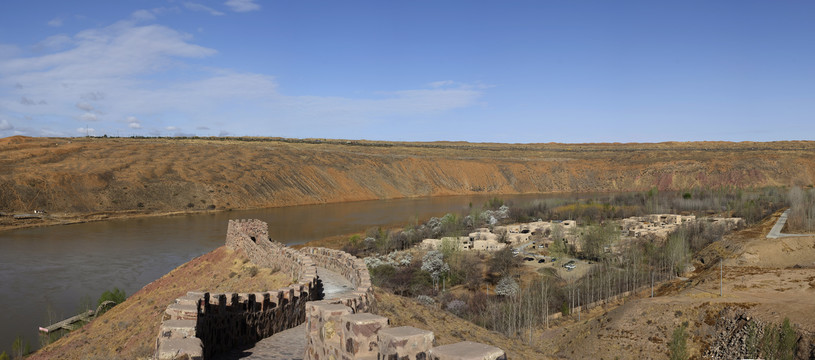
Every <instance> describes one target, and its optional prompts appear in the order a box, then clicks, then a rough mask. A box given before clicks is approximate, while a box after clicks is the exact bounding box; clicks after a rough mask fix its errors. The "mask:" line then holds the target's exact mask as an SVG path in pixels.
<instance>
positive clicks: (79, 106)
mask: <svg viewBox="0 0 815 360" xmlns="http://www.w3.org/2000/svg"><path fill="white" fill-rule="evenodd" d="M76 108H77V109H79V110H84V111H93V105H91V104H88V103H86V102H80V103H76Z"/></svg>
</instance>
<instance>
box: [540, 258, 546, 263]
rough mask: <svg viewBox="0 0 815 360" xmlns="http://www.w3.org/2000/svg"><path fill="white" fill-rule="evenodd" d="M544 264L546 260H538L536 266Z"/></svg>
mask: <svg viewBox="0 0 815 360" xmlns="http://www.w3.org/2000/svg"><path fill="white" fill-rule="evenodd" d="M545 262H546V259H540V260H538V264H540V263H545Z"/></svg>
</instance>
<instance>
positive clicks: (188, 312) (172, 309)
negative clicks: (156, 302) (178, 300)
mask: <svg viewBox="0 0 815 360" xmlns="http://www.w3.org/2000/svg"><path fill="white" fill-rule="evenodd" d="M164 312H165V313H166V314H167V315H169V316H170V320H195V319H197V318H198V306H195V305H181V304H172V305H170V306H168V307H167V309H166V310H164Z"/></svg>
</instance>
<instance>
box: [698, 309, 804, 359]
mask: <svg viewBox="0 0 815 360" xmlns="http://www.w3.org/2000/svg"><path fill="white" fill-rule="evenodd" d="M768 325H770V327H777V326H779V325H780V324H768V323H766V322H763V321H761V320H758V319H756V318H754V317H751V316H750V315H749V313H748V312H747V310H745V309H741V308H733V307H726V308H724V309H722V310H721V311H720V312H719V313H718V315H717V316H716V323H715V325H714V327H713V328H712V329H711V330H710V332H711V333H709V334H707V335H708V336H709V337H711V338H712V342H711V345H710V347H709V348H708V349H707V351H706V352H705V354H704V357H705V358H709V359H748V358H759V357H760V356H759V355H762V356H761V357H768V356H769V357H775V356H778V354H775V355H770V354H767V353H766V351H763V350H766V349H768V348H769V349H772V350H773V351H774V350H777V347H775V346H769V347H768V346H767V345H766V344H765V342H773V341H778V334H775V335H771V336H767V333H766V332H767V331H768ZM776 331H779V330H778V329H777V328H776ZM793 336H794V337H796V339H795V340H794V347H795V349H796V350H795V351H794V353H793V354H791V355H793V356H794V358H795V359H813V358H815V343H813V342H814V341H815V335H813V334H809V333H806V332H804V331H800V330H794V335H793Z"/></svg>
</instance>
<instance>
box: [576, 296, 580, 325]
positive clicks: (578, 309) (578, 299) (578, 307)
mask: <svg viewBox="0 0 815 360" xmlns="http://www.w3.org/2000/svg"><path fill="white" fill-rule="evenodd" d="M577 321H580V288H577Z"/></svg>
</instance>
